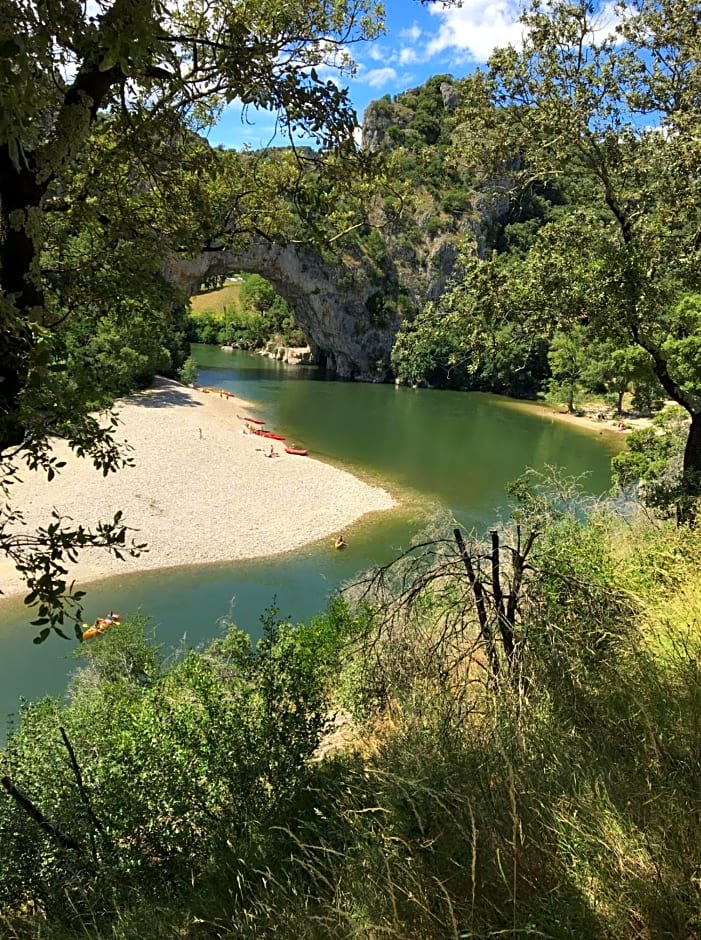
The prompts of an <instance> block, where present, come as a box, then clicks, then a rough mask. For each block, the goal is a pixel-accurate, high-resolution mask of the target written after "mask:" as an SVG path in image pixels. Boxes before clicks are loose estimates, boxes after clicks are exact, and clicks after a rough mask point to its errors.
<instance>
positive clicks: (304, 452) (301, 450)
mask: <svg viewBox="0 0 701 940" xmlns="http://www.w3.org/2000/svg"><path fill="white" fill-rule="evenodd" d="M285 453H286V454H297V455H298V456H299V457H306V456H307V454H308V453H309V451H308V450H304V448H303V447H286V448H285Z"/></svg>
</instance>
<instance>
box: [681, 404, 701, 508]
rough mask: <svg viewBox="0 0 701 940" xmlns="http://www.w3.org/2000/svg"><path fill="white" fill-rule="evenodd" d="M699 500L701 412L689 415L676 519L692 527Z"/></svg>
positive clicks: (700, 491) (700, 492)
mask: <svg viewBox="0 0 701 940" xmlns="http://www.w3.org/2000/svg"><path fill="white" fill-rule="evenodd" d="M700 499H701V411H696V412H692V413H691V424H690V426H689V436H688V437H687V439H686V447H685V448H684V469H683V473H682V497H681V500H680V502H679V507H678V512H677V518H678V520H679V522H685V523H688V524H691V525H693V524H694V523H695V522H696V518H697V515H698V508H699V507H698V502H699V500H700Z"/></svg>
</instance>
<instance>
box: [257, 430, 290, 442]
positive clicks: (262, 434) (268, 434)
mask: <svg viewBox="0 0 701 940" xmlns="http://www.w3.org/2000/svg"><path fill="white" fill-rule="evenodd" d="M253 433H254V434H257V435H258V437H269V438H270V439H271V440H273V441H284V440H285V438H284V437H283V436H282V435H281V434H273V432H272V431H254V432H253Z"/></svg>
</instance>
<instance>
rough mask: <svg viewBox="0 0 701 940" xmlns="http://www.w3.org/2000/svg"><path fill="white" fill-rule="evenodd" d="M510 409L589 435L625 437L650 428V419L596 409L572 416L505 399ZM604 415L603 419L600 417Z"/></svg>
mask: <svg viewBox="0 0 701 940" xmlns="http://www.w3.org/2000/svg"><path fill="white" fill-rule="evenodd" d="M505 401H506V402H508V406H509V407H510V408H514V409H516V410H517V411H526V412H528V413H529V414H534V415H537V416H538V417H539V418H543V419H544V420H550V421H562V422H564V423H565V424H569V425H570V426H571V427H575V428H580V430H582V431H586V432H587V433H591V432H596V433H598V434H607V435H609V434H611V435H621V434H622V435H625V434H627V433H630V432H631V431H635V430H637V429H638V428H646V427H649V426H650V418H645V417H637V416H635V417H633V416H631V415H628V414H624V415H623V416H620V417H619V416H618V415H616V414H614V413H613V412H611V411H607V412H601V411H597V410H596V409H594V408H588V409H585V410H584V411H582V412H578V413H577V414H571V413H569V412H568V411H564V410H561V409H559V408H553V406H552V405H548V404H547V403H545V402H537V401H520V400H518V399H515V398H510V399H505ZM599 415H602V417H599Z"/></svg>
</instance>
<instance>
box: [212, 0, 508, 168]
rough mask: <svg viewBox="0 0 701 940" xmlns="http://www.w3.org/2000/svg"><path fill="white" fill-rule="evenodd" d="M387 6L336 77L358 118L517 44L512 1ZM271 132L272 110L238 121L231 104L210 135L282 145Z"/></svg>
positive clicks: (412, 1) (397, 1)
mask: <svg viewBox="0 0 701 940" xmlns="http://www.w3.org/2000/svg"><path fill="white" fill-rule="evenodd" d="M298 2H299V0H298ZM385 8H386V12H387V15H386V20H385V25H386V29H387V32H386V35H385V36H381V37H379V38H378V39H376V40H374V41H373V42H368V43H364V44H362V45H361V44H358V45H356V46H354V47H353V49H352V54H353V57H354V59H355V61H356V64H357V66H358V70H357V74H356V76H355V77H354V78H353V79H348V78H344V79H342V81H341V82H340V84H341V85H342V86H346V87H348V88H349V90H350V98H351V101H352V102H353V105H354V107H355V110H356V112H357V114H358V119H359V120H362V116H363V112H364V111H365V108H366V107H367V106H368V104H369V103H370V102H371V101H374V100H376V99H378V98H382V97H383V96H384V95H391V96H392V97H394V96H395V95H397V94H399V93H401V92H403V91H406V90H407V89H409V88H415V87H417V86H418V85H422V84H423V83H424V82H425V81H426V79H428V78H430V77H431V76H432V75H438V74H441V75H443V74H450V75H452V76H453V77H454V78H463V77H464V76H465V75H467V74H469V73H470V72H472V71H474V69H475V68H476V67H477V66H478V65H479V64H483V63H485V62H486V61H487V58H488V57H489V55H490V54H491V52H492V50H493V49H494V48H495V47H497V46H505V45H508V44H509V43H510V42H513V43H514V44H518V40H519V36H520V34H521V27H520V25H519V24H518V10H519V4H518V3H517V2H514V0H463V3H462V6H461V7H459V8H458V7H444V6H443V4H442V3H432V4H429V5H428V6H422V4H420V3H419V2H418V0H385ZM320 75H321V70H320ZM323 77H327V76H323ZM328 77H330V73H329V76H328ZM274 132H275V125H274V119H273V117H272V116H271V115H270V114H265V113H259V114H258V115H256V114H255V113H253V112H249V114H248V117H247V121H242V119H241V111H240V109H239V108H237V107H236V106H235V105H232V106H230V107H229V108H227V109H226V110H225V112H224V114H223V115H222V117H221V119H220V120H219V122H218V124H217V126H216V127H215V128H213V129H212V131H211V132H210V134H209V135H208V136H209V140H210V142H211V143H212V144H214V145H218V144H222V145H224V146H225V147H232V148H239V147H242V146H244V144H249V145H250V146H251V147H253V148H254V149H257V148H259V147H264V146H266V145H268V144H270V143H272V142H275V143H277V144H278V145H282V144H284V142H285V141H284V140H283V139H278V140H275V141H274Z"/></svg>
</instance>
